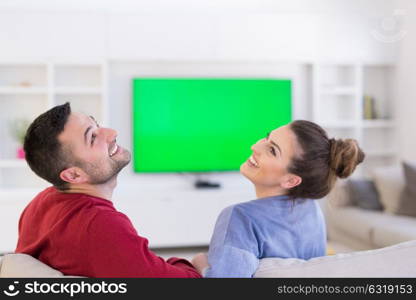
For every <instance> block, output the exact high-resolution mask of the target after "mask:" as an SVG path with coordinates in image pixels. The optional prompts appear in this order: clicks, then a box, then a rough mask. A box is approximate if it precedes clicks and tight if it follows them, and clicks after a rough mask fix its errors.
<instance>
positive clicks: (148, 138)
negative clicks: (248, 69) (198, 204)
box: [132, 78, 292, 173]
mask: <svg viewBox="0 0 416 300" xmlns="http://www.w3.org/2000/svg"><path fill="white" fill-rule="evenodd" d="M291 95H292V93H291V81H290V80H288V79H267V78H264V79H263V78H253V79H251V78H134V79H133V97H132V100H133V103H132V110H133V122H132V124H133V151H132V153H133V155H132V156H133V168H134V171H135V172H137V173H147V172H215V171H235V170H239V168H240V165H241V164H242V163H243V162H244V161H245V160H247V158H248V157H249V156H250V155H251V152H252V151H251V150H250V147H251V145H252V144H254V143H255V142H256V141H257V140H259V139H261V138H263V137H265V136H266V134H267V133H268V132H270V131H271V130H273V129H275V128H277V127H279V126H281V125H285V124H287V123H289V122H290V121H291V116H292V106H291V98H292V96H291Z"/></svg>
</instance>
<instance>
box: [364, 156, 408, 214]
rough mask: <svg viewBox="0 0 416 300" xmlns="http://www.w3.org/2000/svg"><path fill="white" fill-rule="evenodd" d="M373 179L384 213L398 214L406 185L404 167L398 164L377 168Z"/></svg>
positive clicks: (373, 172)
mask: <svg viewBox="0 0 416 300" xmlns="http://www.w3.org/2000/svg"><path fill="white" fill-rule="evenodd" d="M372 179H373V181H374V184H375V186H376V189H377V192H378V194H379V199H380V202H381V205H382V206H383V207H384V211H385V212H388V213H393V214H394V213H396V212H397V208H398V207H399V202H400V195H401V193H402V191H403V189H404V185H405V179H404V175H403V170H402V167H401V166H400V165H399V164H398V165H394V166H387V167H378V168H375V169H373V171H372Z"/></svg>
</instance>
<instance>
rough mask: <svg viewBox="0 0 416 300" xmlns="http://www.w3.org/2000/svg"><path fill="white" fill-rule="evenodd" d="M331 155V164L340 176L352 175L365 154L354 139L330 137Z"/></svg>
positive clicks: (332, 168)
mask: <svg viewBox="0 0 416 300" xmlns="http://www.w3.org/2000/svg"><path fill="white" fill-rule="evenodd" d="M329 142H330V144H331V145H330V147H331V155H330V161H329V165H330V168H331V170H333V171H334V172H335V174H336V176H338V177H339V178H347V177H348V176H350V175H351V174H352V173H353V172H354V170H355V168H356V167H357V165H358V164H360V163H361V162H363V160H364V157H365V154H364V152H363V151H362V150H361V149H360V147H359V146H358V143H357V141H356V140H354V139H333V138H332V139H329Z"/></svg>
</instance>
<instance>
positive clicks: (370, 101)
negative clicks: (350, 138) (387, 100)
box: [363, 95, 378, 120]
mask: <svg viewBox="0 0 416 300" xmlns="http://www.w3.org/2000/svg"><path fill="white" fill-rule="evenodd" d="M363 106H364V107H363V113H364V119H365V120H373V119H377V117H378V116H377V113H376V109H375V100H374V97H373V96H370V95H364V99H363Z"/></svg>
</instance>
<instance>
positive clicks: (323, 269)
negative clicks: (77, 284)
mask: <svg viewBox="0 0 416 300" xmlns="http://www.w3.org/2000/svg"><path fill="white" fill-rule="evenodd" d="M415 253H416V240H415V241H409V242H405V243H400V244H398V245H394V246H390V247H386V248H382V249H377V250H369V251H359V252H352V253H346V254H337V255H331V256H323V257H317V258H313V259H310V260H307V261H305V260H301V259H292V258H288V259H281V258H266V259H262V260H261V262H260V266H259V268H258V270H257V272H256V274H255V277H273V278H290V277H324V278H328V277H371V278H372V277H412V278H416V259H415ZM0 277H7V278H19V277H64V275H63V274H62V273H61V272H59V271H57V270H54V269H52V268H51V267H49V266H47V265H45V264H43V263H42V262H40V261H39V260H36V259H35V258H33V257H31V256H29V255H26V254H8V255H5V256H3V257H1V258H0ZM65 277H68V276H65ZM71 277H76V276H71Z"/></svg>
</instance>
